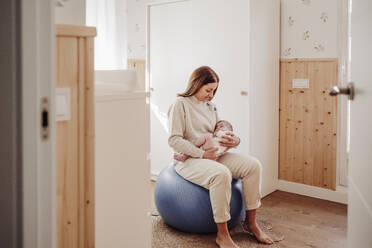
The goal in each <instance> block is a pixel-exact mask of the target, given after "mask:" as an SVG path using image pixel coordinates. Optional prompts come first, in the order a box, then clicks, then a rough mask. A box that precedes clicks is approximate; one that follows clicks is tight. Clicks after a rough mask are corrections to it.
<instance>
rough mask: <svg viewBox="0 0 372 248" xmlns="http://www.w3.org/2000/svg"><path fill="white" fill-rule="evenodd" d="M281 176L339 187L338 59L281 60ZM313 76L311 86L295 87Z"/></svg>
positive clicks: (299, 181) (319, 185) (310, 183)
mask: <svg viewBox="0 0 372 248" xmlns="http://www.w3.org/2000/svg"><path fill="white" fill-rule="evenodd" d="M280 75H281V76H280V138H279V140H280V145H279V179H282V180H286V181H291V182H297V183H303V184H307V185H312V186H318V187H323V188H328V189H333V190H335V189H336V150H337V101H336V99H335V98H332V97H331V96H329V94H328V89H329V88H331V87H332V86H333V85H337V75H338V61H337V59H320V60H311V59H307V60H306V59H303V60H300V59H289V60H282V61H281V63H280ZM293 79H309V88H293V87H292V86H293V85H292V80H293Z"/></svg>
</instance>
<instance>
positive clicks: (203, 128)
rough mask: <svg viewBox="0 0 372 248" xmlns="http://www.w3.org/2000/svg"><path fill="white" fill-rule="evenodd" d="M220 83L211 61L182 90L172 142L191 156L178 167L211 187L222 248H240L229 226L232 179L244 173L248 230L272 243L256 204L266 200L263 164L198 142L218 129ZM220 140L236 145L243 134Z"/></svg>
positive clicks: (172, 123)
mask: <svg viewBox="0 0 372 248" xmlns="http://www.w3.org/2000/svg"><path fill="white" fill-rule="evenodd" d="M218 84H219V78H218V76H217V74H216V73H215V72H214V71H213V70H212V69H211V68H210V67H208V66H202V67H199V68H197V69H196V70H195V71H194V72H193V73H192V75H191V77H190V79H189V83H188V86H187V88H186V91H185V92H184V93H182V94H178V96H179V97H178V98H177V100H176V102H175V103H174V104H173V105H172V106H171V108H170V109H169V112H168V117H169V122H170V123H169V128H170V136H169V139H168V143H169V145H170V146H171V147H172V148H173V150H174V151H175V152H178V153H182V154H186V155H189V156H190V158H189V159H187V160H186V161H185V162H183V163H181V162H177V163H176V165H175V169H176V171H177V172H178V174H180V175H181V176H182V177H184V178H185V179H187V180H188V181H190V182H193V183H195V184H198V185H200V186H202V187H204V188H206V189H208V190H209V194H210V199H211V205H212V210H213V218H214V221H215V222H216V224H217V230H218V232H217V238H216V243H217V244H218V245H219V246H220V247H221V248H230V247H231V248H237V247H238V246H237V245H236V244H235V243H234V241H233V240H232V239H231V236H230V234H229V231H228V228H227V221H228V220H230V207H229V204H230V196H231V180H232V178H241V179H242V185H243V195H244V203H245V207H246V218H245V221H244V223H243V229H244V230H245V231H247V232H250V233H252V234H253V235H254V236H255V237H256V238H257V240H258V241H259V242H262V243H265V244H272V242H273V241H272V240H271V238H270V237H268V236H267V235H266V234H265V233H264V232H263V231H262V230H261V229H260V228H259V227H258V225H257V222H256V209H257V208H258V207H260V205H261V201H260V199H261V195H260V184H261V181H260V180H261V176H260V173H261V164H260V162H259V161H258V160H257V159H256V158H254V157H250V156H243V155H240V154H236V153H231V152H227V153H225V154H224V155H222V156H221V157H218V158H217V156H216V151H217V148H212V149H209V150H206V151H204V150H202V149H200V148H198V147H196V146H195V145H194V144H193V143H194V141H195V140H196V139H197V138H198V137H199V136H200V135H203V134H206V133H213V130H214V128H215V125H216V122H217V121H218V120H219V117H218V115H217V111H216V107H215V106H214V104H212V103H211V102H210V101H211V100H212V99H213V97H214V95H215V94H216V91H217V88H218ZM224 138H225V141H224V142H221V145H223V146H226V147H228V148H234V147H237V146H238V145H239V143H240V139H239V138H238V137H237V136H235V135H234V134H233V133H231V134H230V135H226V136H225V137H224Z"/></svg>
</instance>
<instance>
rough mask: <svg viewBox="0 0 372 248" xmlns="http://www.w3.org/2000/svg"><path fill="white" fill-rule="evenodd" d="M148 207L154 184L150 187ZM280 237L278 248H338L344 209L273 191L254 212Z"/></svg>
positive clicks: (343, 241)
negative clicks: (265, 220)
mask: <svg viewBox="0 0 372 248" xmlns="http://www.w3.org/2000/svg"><path fill="white" fill-rule="evenodd" d="M151 190H152V191H151V192H152V194H151V196H152V197H151V204H152V207H153V208H155V204H154V200H153V190H154V182H152V184H151ZM260 213H261V214H263V215H265V216H266V217H268V219H267V221H268V222H270V223H271V224H272V226H273V228H275V229H276V230H278V231H279V232H281V233H282V234H283V235H284V240H283V241H280V242H279V243H277V246H278V247H281V248H300V247H306V248H342V247H347V244H346V223H347V206H346V205H344V204H339V203H334V202H330V201H325V200H320V199H315V198H311V197H307V196H301V195H296V194H292V193H287V192H283V191H275V192H274V193H272V194H270V195H268V196H266V197H265V198H264V199H263V200H262V207H261V208H260V209H259V210H258V217H259V216H260Z"/></svg>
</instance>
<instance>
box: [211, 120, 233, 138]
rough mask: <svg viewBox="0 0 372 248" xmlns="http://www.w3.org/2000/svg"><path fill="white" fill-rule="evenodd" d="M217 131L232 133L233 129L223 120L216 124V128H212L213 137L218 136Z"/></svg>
mask: <svg viewBox="0 0 372 248" xmlns="http://www.w3.org/2000/svg"><path fill="white" fill-rule="evenodd" d="M218 131H224V132H226V131H231V132H232V131H233V127H232V125H231V124H230V122H228V121H225V120H220V121H218V122H217V123H216V126H215V127H214V132H213V135H214V136H218V135H217V133H218Z"/></svg>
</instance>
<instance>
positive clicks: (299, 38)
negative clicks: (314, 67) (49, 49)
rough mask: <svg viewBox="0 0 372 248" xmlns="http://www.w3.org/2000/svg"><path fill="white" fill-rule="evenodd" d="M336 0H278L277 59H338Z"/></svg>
mask: <svg viewBox="0 0 372 248" xmlns="http://www.w3.org/2000/svg"><path fill="white" fill-rule="evenodd" d="M338 1H340V0H301V1H300V0H281V57H282V58H336V57H338V39H337V38H338V20H337V19H338Z"/></svg>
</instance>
